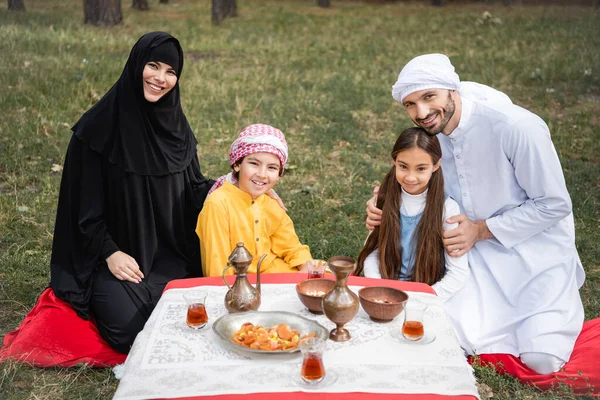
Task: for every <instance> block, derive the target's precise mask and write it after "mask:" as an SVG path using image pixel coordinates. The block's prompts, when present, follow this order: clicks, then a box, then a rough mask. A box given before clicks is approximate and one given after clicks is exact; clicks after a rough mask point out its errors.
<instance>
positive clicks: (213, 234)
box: [196, 202, 231, 276]
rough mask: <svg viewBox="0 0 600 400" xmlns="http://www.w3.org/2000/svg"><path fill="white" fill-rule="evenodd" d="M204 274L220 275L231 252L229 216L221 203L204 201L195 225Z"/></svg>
mask: <svg viewBox="0 0 600 400" xmlns="http://www.w3.org/2000/svg"><path fill="white" fill-rule="evenodd" d="M196 234H198V238H199V239H200V253H201V259H202V272H203V273H204V276H221V275H222V273H223V269H224V268H225V267H226V266H227V257H228V256H229V254H230V253H231V249H230V247H231V246H230V244H229V236H230V235H229V217H228V216H227V210H226V209H225V207H223V206H222V205H221V204H216V203H212V202H205V203H204V207H203V208H202V211H201V212H200V215H199V216H198V224H197V225H196Z"/></svg>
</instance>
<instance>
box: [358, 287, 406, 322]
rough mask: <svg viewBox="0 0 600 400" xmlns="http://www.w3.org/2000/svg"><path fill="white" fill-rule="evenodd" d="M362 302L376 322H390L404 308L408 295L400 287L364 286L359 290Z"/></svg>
mask: <svg viewBox="0 0 600 400" xmlns="http://www.w3.org/2000/svg"><path fill="white" fill-rule="evenodd" d="M358 297H359V298H360V304H361V305H362V308H363V309H364V310H365V311H366V313H367V314H369V317H371V319H372V320H373V321H375V322H390V321H391V320H393V319H394V318H396V316H397V315H398V314H400V313H401V312H402V309H403V308H404V307H403V306H402V302H404V301H406V300H408V295H407V294H406V292H403V291H402V290H399V289H394V288H390V287H384V286H371V287H364V288H362V289H360V290H359V291H358Z"/></svg>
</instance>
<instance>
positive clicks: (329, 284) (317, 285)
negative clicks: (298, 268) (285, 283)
mask: <svg viewBox="0 0 600 400" xmlns="http://www.w3.org/2000/svg"><path fill="white" fill-rule="evenodd" d="M334 286H335V281H332V280H331V279H325V278H317V279H305V280H303V281H301V282H298V283H297V284H296V293H298V298H299V299H300V301H301V302H302V304H304V306H305V307H306V308H308V311H310V312H312V313H314V314H322V313H323V297H325V295H326V294H327V293H329V292H330V291H331V289H333V287H334ZM314 291H317V292H324V294H323V295H322V296H316V295H310V294H307V293H309V292H314Z"/></svg>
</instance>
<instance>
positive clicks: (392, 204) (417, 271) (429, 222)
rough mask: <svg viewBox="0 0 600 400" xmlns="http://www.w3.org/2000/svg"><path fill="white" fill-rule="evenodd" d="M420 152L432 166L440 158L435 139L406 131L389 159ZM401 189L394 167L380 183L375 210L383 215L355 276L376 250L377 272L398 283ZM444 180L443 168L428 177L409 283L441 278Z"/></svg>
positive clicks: (364, 248) (437, 142) (434, 280)
mask: <svg viewBox="0 0 600 400" xmlns="http://www.w3.org/2000/svg"><path fill="white" fill-rule="evenodd" d="M413 148H419V149H421V150H423V151H425V152H426V153H427V154H429V155H430V156H431V160H432V162H433V164H434V165H436V164H438V163H439V162H440V159H441V158H442V149H441V147H440V142H439V141H438V139H437V137H435V136H431V135H429V134H428V133H427V132H426V131H425V130H424V129H421V128H408V129H406V130H405V131H404V132H402V133H401V134H400V136H399V137H398V140H396V143H395V144H394V148H393V149H392V159H394V161H395V160H396V156H397V155H398V153H400V152H401V151H404V150H409V149H413ZM401 194H402V188H401V186H400V184H399V183H398V181H397V179H396V165H395V164H394V166H393V167H392V168H391V169H390V171H389V172H388V173H387V174H386V176H385V178H384V179H383V183H382V184H381V187H380V188H379V194H378V196H377V208H379V209H381V210H382V211H383V215H382V220H381V225H380V226H378V227H376V228H375V229H374V230H373V232H371V234H370V235H369V237H368V238H367V241H366V243H365V245H364V247H363V249H362V250H361V252H360V254H359V256H358V262H357V264H358V266H357V270H356V272H355V274H356V275H359V274H362V272H363V269H364V262H365V259H366V258H367V256H368V255H369V254H371V253H372V252H373V251H374V250H375V249H379V271H380V272H381V277H382V278H384V279H398V276H399V273H400V266H401V264H402V247H401V246H400V205H401ZM444 200H445V198H444V178H443V177H442V168H441V167H440V168H438V169H437V170H436V171H435V172H433V174H432V175H431V179H430V180H429V184H428V191H427V201H426V202H425V210H424V211H423V216H422V217H421V220H420V222H419V224H418V225H417V228H416V238H417V242H416V243H417V246H416V257H415V259H414V263H415V265H414V270H413V275H412V280H413V281H415V282H424V283H427V284H428V285H432V284H434V283H435V282H437V281H439V280H440V279H441V278H442V277H443V275H444V259H443V257H444V254H443V242H442V232H443V221H442V218H443V215H444Z"/></svg>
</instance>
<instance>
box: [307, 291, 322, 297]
mask: <svg viewBox="0 0 600 400" xmlns="http://www.w3.org/2000/svg"><path fill="white" fill-rule="evenodd" d="M306 294H307V295H309V296H318V297H323V296H325V292H324V291H322V290H309V291H308V292H306Z"/></svg>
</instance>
